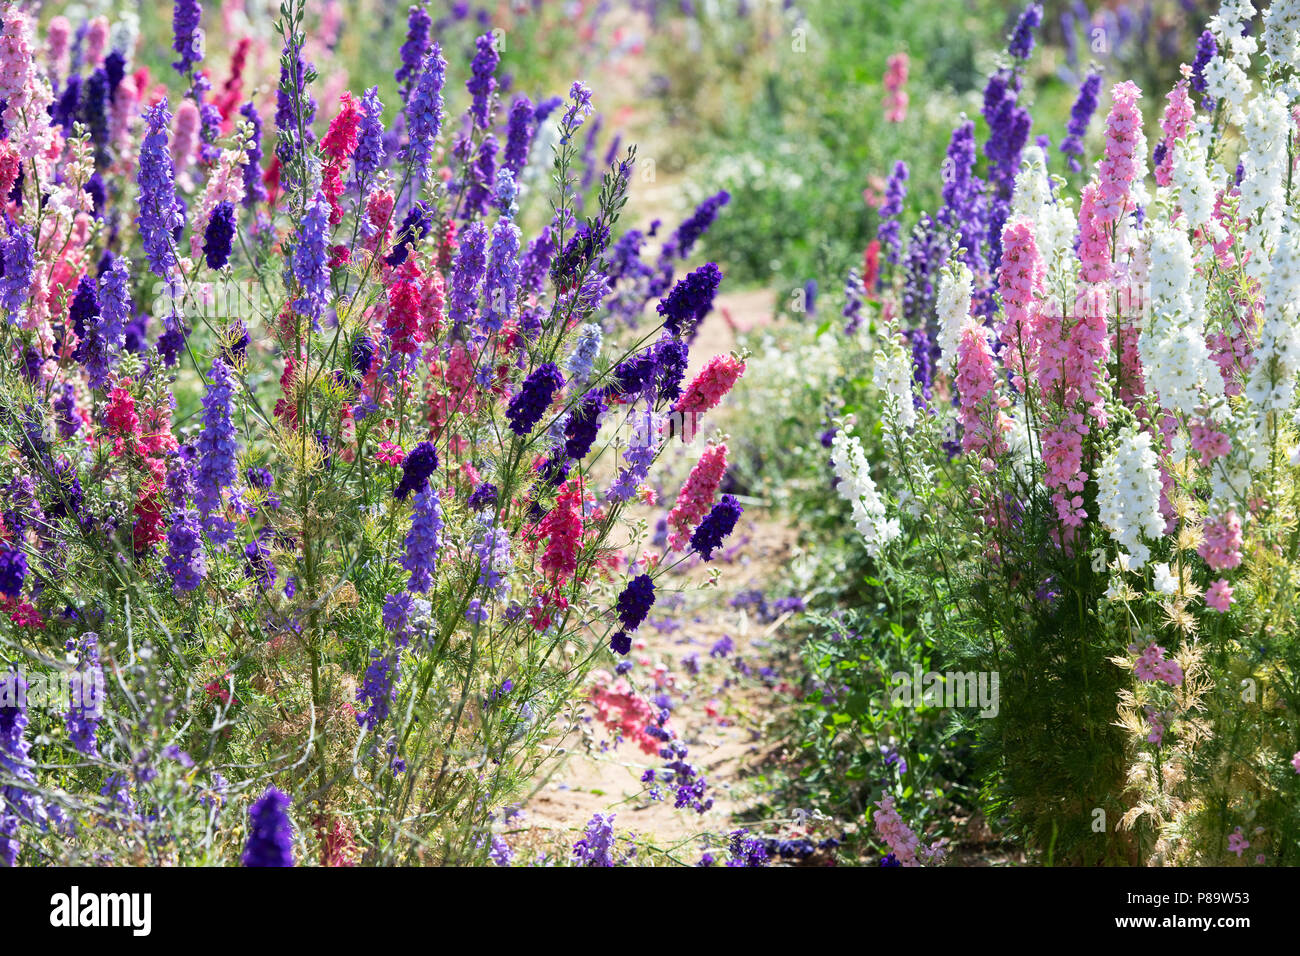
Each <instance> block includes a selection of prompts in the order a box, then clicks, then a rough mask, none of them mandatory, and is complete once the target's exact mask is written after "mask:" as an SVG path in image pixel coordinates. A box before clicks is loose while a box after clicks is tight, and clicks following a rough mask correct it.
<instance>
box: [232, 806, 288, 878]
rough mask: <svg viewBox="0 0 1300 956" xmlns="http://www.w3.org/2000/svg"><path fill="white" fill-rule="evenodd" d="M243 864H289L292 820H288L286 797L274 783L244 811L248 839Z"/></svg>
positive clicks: (257, 865) (258, 865)
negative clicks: (273, 785)
mask: <svg viewBox="0 0 1300 956" xmlns="http://www.w3.org/2000/svg"><path fill="white" fill-rule="evenodd" d="M242 864H243V865H244V866H256V867H263V866H266V867H270V866H293V824H292V823H290V822H289V798H288V797H287V796H285V795H284V794H283V793H281V792H280V791H279V790H277V789H276V788H275V787H267V788H266V793H264V794H263V795H262V797H261V798H260V799H259V800H258V801H257V802H256V803H254V804H253V806H252V807H251V808H250V809H249V811H248V842H247V843H246V844H245V846H244V856H243V859H242Z"/></svg>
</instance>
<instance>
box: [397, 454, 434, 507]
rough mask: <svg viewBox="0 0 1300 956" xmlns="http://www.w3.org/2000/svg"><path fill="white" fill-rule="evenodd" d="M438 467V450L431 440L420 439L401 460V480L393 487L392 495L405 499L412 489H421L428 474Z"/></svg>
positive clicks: (426, 481) (423, 487) (425, 483)
mask: <svg viewBox="0 0 1300 956" xmlns="http://www.w3.org/2000/svg"><path fill="white" fill-rule="evenodd" d="M437 469H438V450H437V449H436V448H435V447H434V445H433V442H428V441H422V442H420V443H419V444H418V445H416V446H415V447H414V448H412V449H411V453H410V454H409V455H407V456H406V458H405V459H404V460H403V461H402V480H401V481H400V482H398V484H397V487H396V488H394V489H393V497H394V498H396V499H397V500H398V501H405V500H406V497H407V495H409V494H410V493H411V492H413V491H423V490H424V489H425V487H426V486H427V485H428V482H429V476H430V475H432V474H433V473H434V472H435V471H437Z"/></svg>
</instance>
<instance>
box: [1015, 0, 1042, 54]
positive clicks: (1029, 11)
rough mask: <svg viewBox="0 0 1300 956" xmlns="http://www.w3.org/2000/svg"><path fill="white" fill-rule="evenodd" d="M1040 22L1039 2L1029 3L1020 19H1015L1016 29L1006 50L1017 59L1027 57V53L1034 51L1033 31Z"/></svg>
mask: <svg viewBox="0 0 1300 956" xmlns="http://www.w3.org/2000/svg"><path fill="white" fill-rule="evenodd" d="M1042 22H1043V8H1042V5H1041V4H1037V3H1031V4H1029V6H1027V7H1025V9H1024V12H1023V13H1021V14H1020V19H1019V20H1017V21H1016V29H1015V32H1014V33H1012V34H1011V42H1010V43H1008V44H1007V52H1008V53H1010V54H1011V56H1012V57H1014V58H1015V59H1017V60H1027V59H1029V55H1030V54H1031V53H1033V52H1034V31H1035V30H1037V29H1038V27H1039V24H1041V23H1042Z"/></svg>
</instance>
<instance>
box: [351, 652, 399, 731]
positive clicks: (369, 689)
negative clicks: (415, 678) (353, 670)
mask: <svg viewBox="0 0 1300 956" xmlns="http://www.w3.org/2000/svg"><path fill="white" fill-rule="evenodd" d="M401 676H402V651H401V648H400V647H393V648H390V649H389V650H387V651H383V650H380V649H379V648H375V649H374V650H372V651H371V652H370V664H369V665H368V666H367V667H366V674H365V677H364V678H363V679H362V683H361V686H360V687H358V688H357V703H360V704H365V705H366V709H365V710H364V711H363V712H361V713H359V714H357V715H356V718H357V724H358V725H360V726H361V727H364V728H365V729H366V730H374V729H375V728H376V727H378V726H379V725H380V724H382V723H383V722H384V721H385V720H387V719H388V715H389V713H390V712H391V711H392V707H393V704H394V703H396V701H397V682H398V680H400V679H401Z"/></svg>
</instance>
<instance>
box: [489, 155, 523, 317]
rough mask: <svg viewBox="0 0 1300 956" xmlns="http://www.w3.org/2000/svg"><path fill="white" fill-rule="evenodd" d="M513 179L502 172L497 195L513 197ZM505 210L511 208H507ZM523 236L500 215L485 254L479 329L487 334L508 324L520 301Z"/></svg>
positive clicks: (505, 216)
mask: <svg viewBox="0 0 1300 956" xmlns="http://www.w3.org/2000/svg"><path fill="white" fill-rule="evenodd" d="M513 190H514V177H512V176H511V175H510V171H509V170H504V169H503V170H502V171H501V176H500V179H499V185H498V192H499V193H502V192H504V193H509V194H511V195H513ZM508 208H513V207H512V206H511V207H508ZM521 239H522V234H521V233H520V231H519V227H518V226H516V225H515V224H514V222H513V221H512V218H511V215H510V214H509V213H508V212H507V213H503V214H502V215H501V217H500V218H499V219H497V221H496V224H495V225H494V226H493V227H492V245H491V248H490V249H489V253H488V265H487V274H486V276H485V278H484V282H483V298H484V307H483V319H482V323H481V325H482V327H483V328H484V329H485V330H487V331H496V330H499V329H500V328H501V326H502V324H503V323H504V322H506V321H508V320H509V319H510V317H511V315H512V314H513V313H514V310H515V302H516V301H517V299H518V297H519V243H520V241H521Z"/></svg>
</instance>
